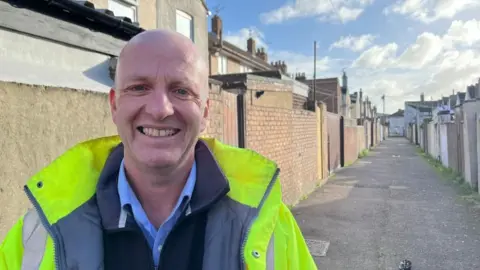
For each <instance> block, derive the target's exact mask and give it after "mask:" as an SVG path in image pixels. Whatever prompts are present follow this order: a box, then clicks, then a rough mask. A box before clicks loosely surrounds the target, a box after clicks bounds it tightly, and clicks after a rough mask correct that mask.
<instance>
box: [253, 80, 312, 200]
mask: <svg viewBox="0 0 480 270" xmlns="http://www.w3.org/2000/svg"><path fill="white" fill-rule="evenodd" d="M247 85H248V89H249V90H248V91H247V93H246V138H245V139H246V147H247V148H250V149H253V150H255V151H256V152H258V153H260V154H262V155H265V156H266V157H268V158H270V159H272V160H274V161H275V162H277V164H278V166H279V168H280V170H281V172H280V180H281V185H282V190H283V199H284V201H285V203H287V204H294V203H296V202H297V201H298V200H300V199H301V198H302V196H304V195H305V194H307V193H309V192H310V191H312V190H313V189H314V188H315V186H316V184H317V183H318V180H319V179H318V171H317V162H318V160H317V145H318V136H317V134H318V133H317V129H318V128H319V127H318V125H317V115H316V113H315V112H310V111H305V110H303V109H293V102H292V97H293V94H292V85H291V84H288V83H284V82H282V81H281V80H278V79H271V78H260V77H258V78H256V77H253V76H252V77H251V78H249V80H248V81H247ZM256 91H265V94H264V95H265V96H266V95H270V97H269V98H265V97H264V96H262V97H260V98H258V99H257V98H255V92H256ZM288 97H290V99H289V101H288V102H285V99H287V100H288ZM262 99H263V101H262Z"/></svg>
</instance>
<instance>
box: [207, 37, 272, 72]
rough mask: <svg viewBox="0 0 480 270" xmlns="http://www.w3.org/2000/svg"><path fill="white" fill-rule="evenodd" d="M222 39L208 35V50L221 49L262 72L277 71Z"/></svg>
mask: <svg viewBox="0 0 480 270" xmlns="http://www.w3.org/2000/svg"><path fill="white" fill-rule="evenodd" d="M219 44H220V39H219V38H218V37H217V35H216V34H215V33H213V32H210V33H208V48H209V49H221V50H225V51H227V52H228V53H230V54H231V55H232V56H233V57H235V58H237V59H238V60H239V61H241V62H248V63H249V64H250V65H252V66H254V67H256V68H257V69H260V70H276V68H275V67H274V66H272V65H270V64H269V63H267V62H265V61H263V60H262V59H260V58H258V57H256V56H254V55H252V54H251V53H249V52H247V51H244V50H242V49H241V48H239V47H237V46H235V45H233V44H232V43H230V42H228V41H225V40H222V41H221V45H219Z"/></svg>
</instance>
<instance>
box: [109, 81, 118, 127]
mask: <svg viewBox="0 0 480 270" xmlns="http://www.w3.org/2000/svg"><path fill="white" fill-rule="evenodd" d="M108 100H109V102H110V112H111V113H112V120H113V123H115V124H116V121H115V119H116V117H115V116H116V114H117V100H116V93H115V89H113V88H111V89H110V92H109V93H108Z"/></svg>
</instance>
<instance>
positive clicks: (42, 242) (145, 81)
mask: <svg viewBox="0 0 480 270" xmlns="http://www.w3.org/2000/svg"><path fill="white" fill-rule="evenodd" d="M207 68H208V67H207V66H206V64H205V61H204V59H202V57H201V56H200V52H198V51H197V49H196V47H195V46H194V44H193V43H192V42H191V41H190V40H189V39H187V38H185V37H183V36H182V35H180V34H177V33H174V32H170V31H165V30H151V31H146V32H143V33H141V34H139V35H137V36H136V37H134V38H133V39H132V40H131V41H129V42H128V44H127V45H126V46H125V48H124V49H123V50H122V52H121V54H120V56H119V61H118V65H117V71H116V78H115V86H114V89H112V90H111V91H110V95H109V99H110V104H111V111H112V116H113V117H112V118H113V122H114V123H115V124H116V126H117V129H118V133H119V137H120V139H121V142H120V139H119V138H117V137H108V138H100V139H96V140H91V141H87V142H84V143H81V144H79V145H77V146H74V147H73V148H72V149H70V150H68V151H67V152H66V153H64V154H63V155H62V156H60V157H59V158H58V159H56V160H55V161H53V162H52V163H51V164H50V165H49V166H47V167H46V168H45V169H43V170H41V171H40V172H39V173H38V174H36V175H35V176H33V177H32V178H31V179H30V180H29V182H28V183H27V185H26V187H25V191H26V194H27V196H28V198H29V199H30V200H31V202H32V204H33V206H34V210H30V211H28V212H27V214H26V215H25V216H24V217H22V218H21V219H20V220H19V221H18V223H17V224H16V225H14V227H13V228H12V229H11V231H10V232H9V234H8V235H7V237H6V239H5V240H4V242H3V244H2V245H1V246H0V269H54V268H55V269H61V270H67V269H80V270H83V269H85V270H93V269H115V270H118V269H175V270H187V269H188V270H195V269H199V270H200V269H205V270H207V269H208V270H230V269H231V270H234V269H249V270H257V269H258V270H260V269H262V270H263V269H276V270H278V269H289V270H307V269H316V266H315V263H314V261H313V259H312V257H311V255H310V253H309V251H308V248H307V246H306V244H305V240H304V239H303V236H302V234H301V232H300V230H299V228H298V226H297V224H296V222H295V220H294V218H293V216H292V214H291V212H290V211H289V209H288V208H287V207H286V206H285V205H284V204H283V203H282V201H281V190H280V183H279V181H278V179H277V178H278V173H279V170H278V168H277V166H276V164H275V163H274V162H272V161H270V160H268V159H267V158H265V157H262V156H260V155H259V154H257V153H254V152H253V151H250V150H246V149H238V148H234V147H231V146H228V145H224V144H221V143H220V142H218V141H216V140H213V139H200V140H199V139H198V137H199V134H200V133H201V132H202V131H203V130H204V129H205V124H206V118H207V116H208V100H207V97H208V71H207Z"/></svg>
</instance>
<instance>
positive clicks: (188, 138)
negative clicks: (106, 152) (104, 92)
mask: <svg viewBox="0 0 480 270" xmlns="http://www.w3.org/2000/svg"><path fill="white" fill-rule="evenodd" d="M177 41H178V40H177ZM180 43H181V42H180ZM184 43H185V42H184ZM184 45H185V44H182V43H181V44H176V43H175V42H170V43H168V42H165V41H164V40H163V42H158V41H156V40H153V41H152V40H150V41H148V42H138V43H134V44H129V45H127V47H126V48H125V49H124V51H123V52H122V55H121V57H120V59H119V65H118V67H117V75H116V83H115V85H116V89H115V90H111V91H110V103H111V109H112V116H113V121H114V123H115V124H116V125H117V129H118V133H119V135H120V137H121V139H122V142H123V144H124V146H125V158H126V159H130V160H131V161H132V162H135V163H137V164H139V165H142V166H147V167H152V168H153V167H155V168H168V167H172V166H176V165H178V164H180V163H181V162H182V161H185V160H189V159H193V149H194V146H195V143H196V142H197V139H198V136H199V134H200V133H201V132H202V131H203V130H204V129H205V121H206V117H207V112H208V106H207V102H206V101H205V98H204V96H205V95H206V92H204V91H208V90H207V89H204V88H206V87H208V83H206V82H208V77H207V74H206V72H205V71H204V70H203V66H202V65H201V64H199V63H201V62H200V61H199V59H198V56H197V55H196V54H195V53H194V52H192V51H191V50H192V49H191V48H190V47H189V46H184Z"/></svg>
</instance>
